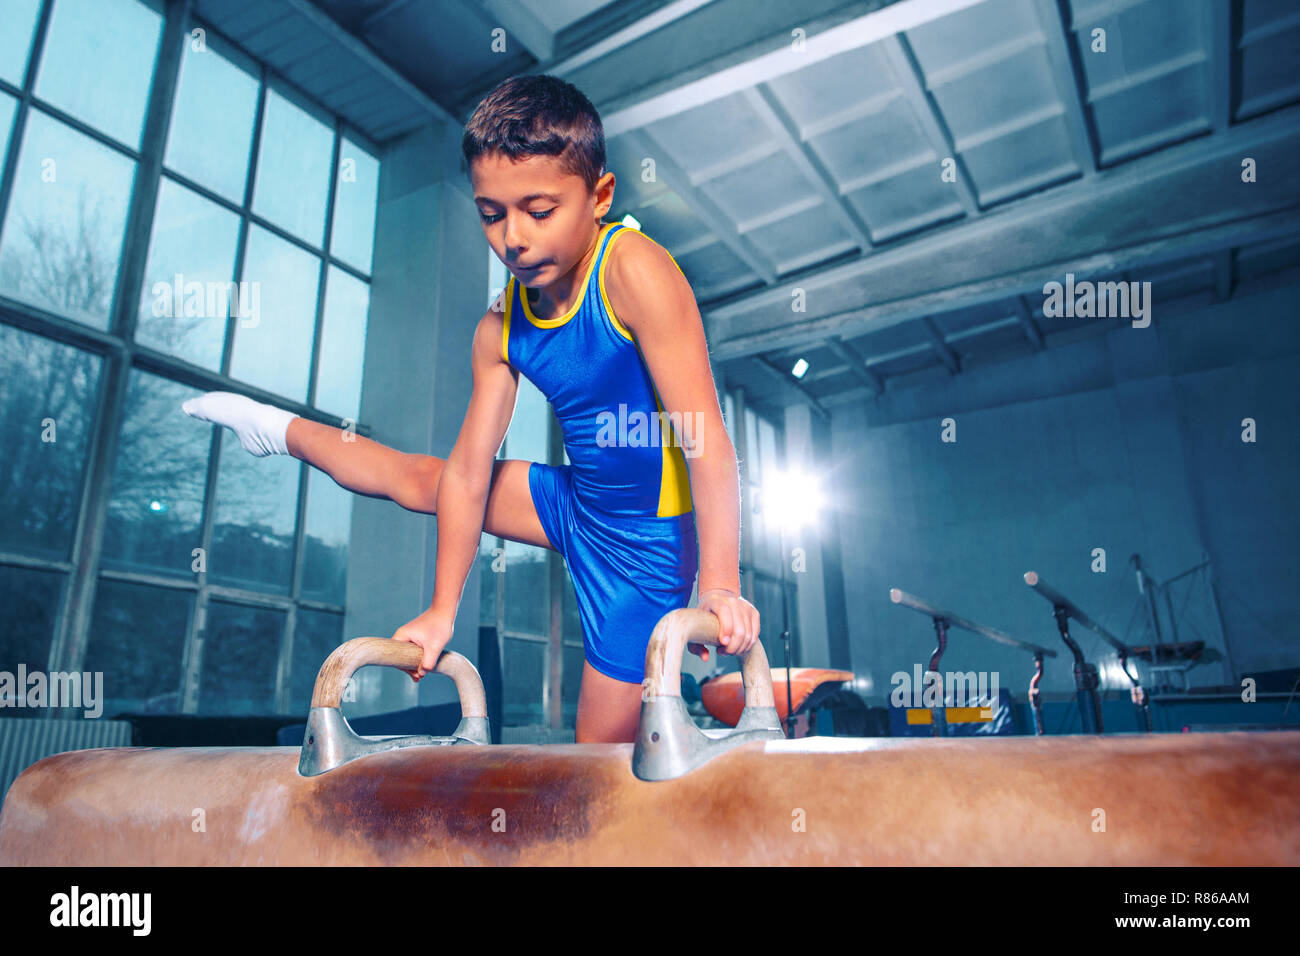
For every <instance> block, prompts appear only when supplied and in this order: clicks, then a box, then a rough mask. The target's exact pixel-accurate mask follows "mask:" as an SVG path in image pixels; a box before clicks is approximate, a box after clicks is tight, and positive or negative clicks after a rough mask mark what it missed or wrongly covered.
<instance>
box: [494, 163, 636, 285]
mask: <svg viewBox="0 0 1300 956" xmlns="http://www.w3.org/2000/svg"><path fill="white" fill-rule="evenodd" d="M470 182H471V184H472V185H473V189H474V201H475V203H476V204H477V205H478V211H479V221H480V222H481V223H482V224H483V235H485V236H486V237H487V241H488V243H489V245H491V246H492V250H493V251H494V252H495V253H496V254H497V257H498V258H499V259H500V260H501V261H502V262H504V263H505V265H506V268H507V269H509V270H510V271H511V272H512V273H513V274H514V276H515V277H516V278H517V279H518V280H519V282H520V283H521V284H522V285H525V286H532V287H536V288H541V287H545V286H548V285H551V284H552V283H554V282H555V281H556V280H557V279H559V278H560V277H562V276H564V275H566V274H568V273H569V272H570V271H571V270H572V269H573V267H574V266H575V265H577V263H578V262H579V260H581V259H582V257H583V255H584V254H585V253H586V252H587V248H588V246H589V245H590V244H591V239H592V237H593V236H594V235H595V233H596V228H597V227H596V223H597V221H598V220H599V219H600V217H601V216H603V215H605V213H606V212H608V211H609V207H610V205H611V203H612V202H613V197H614V174H613V173H609V172H607V173H605V175H604V176H602V177H601V178H600V180H599V181H598V182H597V183H596V190H595V192H592V191H590V190H588V189H587V186H586V183H584V182H583V180H582V178H581V177H580V176H576V175H574V174H573V173H570V172H567V171H565V170H564V169H562V168H561V166H560V163H559V161H558V160H557V159H556V158H555V157H554V156H529V157H528V158H527V159H523V160H520V161H518V162H513V161H512V160H511V159H510V158H509V157H507V156H504V155H501V154H499V153H489V154H486V155H483V156H479V157H478V158H476V159H475V160H474V162H473V163H472V164H471V165H470ZM530 266H531V267H534V268H528V267H530Z"/></svg>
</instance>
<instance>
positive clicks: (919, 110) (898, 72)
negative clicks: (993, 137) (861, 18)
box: [876, 36, 980, 216]
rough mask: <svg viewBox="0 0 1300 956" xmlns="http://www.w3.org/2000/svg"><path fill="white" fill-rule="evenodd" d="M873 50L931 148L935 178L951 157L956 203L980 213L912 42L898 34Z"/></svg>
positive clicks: (974, 214) (977, 202) (964, 168)
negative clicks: (882, 58) (946, 160)
mask: <svg viewBox="0 0 1300 956" xmlns="http://www.w3.org/2000/svg"><path fill="white" fill-rule="evenodd" d="M876 49H878V50H879V51H880V52H881V54H882V55H883V56H884V59H885V63H886V64H887V65H888V66H889V69H890V71H891V72H892V73H893V74H894V81H895V82H896V83H897V84H898V87H899V89H901V90H902V91H903V97H904V98H905V99H906V100H907V102H908V104H909V105H910V106H911V107H912V114H913V115H914V116H915V117H916V120H917V122H918V123H920V125H921V131H922V133H923V134H924V136H925V139H926V142H928V143H929V144H930V149H932V150H934V162H935V178H938V177H939V172H940V169H939V164H940V163H942V162H943V161H944V160H945V159H951V160H952V161H953V164H954V166H955V167H956V174H957V175H956V179H955V180H954V181H953V183H952V186H953V188H954V189H955V190H956V191H957V202H958V204H959V205H960V206H961V207H962V209H964V210H965V211H966V215H968V216H977V215H979V211H980V205H979V200H978V199H976V196H975V186H974V183H973V182H972V181H971V177H970V172H969V170H967V169H966V162H965V160H964V159H962V157H961V153H960V152H958V150H957V146H956V144H955V143H954V142H953V140H952V133H951V132H950V131H949V129H948V124H946V123H945V122H944V121H943V115H942V114H941V113H940V112H939V110H938V108H937V107H936V106H935V103H934V98H933V97H932V96H931V95H930V91H929V90H928V89H927V88H926V86H925V74H924V73H923V72H922V71H921V64H920V63H918V62H917V61H916V56H915V54H913V53H912V47H911V45H910V44H909V43H908V42H907V40H906V39H904V38H903V37H901V36H892V37H886V38H885V39H884V40H881V41H880V42H879V43H878V44H876Z"/></svg>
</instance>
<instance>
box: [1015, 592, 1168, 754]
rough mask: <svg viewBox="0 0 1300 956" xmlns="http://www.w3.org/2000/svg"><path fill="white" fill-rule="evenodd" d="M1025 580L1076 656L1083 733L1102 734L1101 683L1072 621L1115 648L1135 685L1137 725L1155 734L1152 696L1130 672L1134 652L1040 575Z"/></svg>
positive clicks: (1076, 688)
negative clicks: (1049, 609) (1049, 611)
mask: <svg viewBox="0 0 1300 956" xmlns="http://www.w3.org/2000/svg"><path fill="white" fill-rule="evenodd" d="M1024 580H1025V583H1026V584H1027V585H1029V586H1030V587H1031V588H1033V589H1034V590H1035V591H1037V592H1038V593H1039V594H1041V595H1042V596H1043V597H1044V598H1045V599H1046V600H1047V601H1048V602H1049V603H1050V604H1051V605H1052V616H1053V618H1054V619H1055V621H1056V627H1057V630H1058V631H1059V632H1060V634H1061V640H1063V641H1064V642H1065V646H1066V647H1068V648H1069V649H1070V653H1071V654H1073V655H1074V686H1075V692H1076V693H1077V695H1078V698H1079V714H1080V716H1081V717H1082V719H1083V728H1084V733H1097V734H1100V733H1102V732H1103V727H1102V720H1101V703H1100V700H1099V698H1098V696H1097V690H1098V688H1099V687H1100V685H1101V681H1100V678H1099V677H1098V675H1097V665H1096V664H1090V663H1088V661H1087V660H1086V659H1085V658H1084V655H1083V651H1082V650H1080V649H1079V645H1078V644H1077V643H1075V641H1074V639H1073V638H1072V637H1070V625H1069V621H1070V618H1074V620H1076V621H1078V622H1079V623H1080V624H1081V625H1083V626H1084V627H1086V628H1087V629H1088V630H1090V631H1092V632H1093V633H1094V634H1097V635H1098V636H1100V637H1101V638H1103V639H1104V640H1105V641H1106V642H1107V643H1108V644H1110V645H1111V646H1112V647H1114V648H1115V652H1116V654H1117V655H1118V656H1119V666H1120V670H1122V671H1123V672H1124V676H1125V677H1127V678H1128V680H1129V683H1130V684H1131V685H1132V686H1131V687H1130V688H1129V696H1130V697H1131V698H1132V700H1133V707H1134V709H1135V710H1136V711H1137V717H1138V723H1139V725H1140V726H1142V727H1143V728H1145V730H1146V731H1147V733H1150V732H1151V730H1152V726H1151V699H1150V696H1149V695H1148V694H1147V692H1146V689H1145V688H1144V687H1143V686H1142V684H1141V683H1140V682H1139V680H1138V678H1137V676H1136V675H1135V674H1133V673H1131V672H1130V671H1129V669H1128V658H1129V655H1130V654H1132V652H1133V650H1132V648H1130V647H1129V646H1128V645H1127V644H1125V643H1124V642H1123V641H1121V640H1120V639H1119V638H1118V637H1116V636H1115V635H1114V634H1112V633H1110V631H1108V630H1106V629H1105V628H1104V627H1102V626H1101V625H1100V624H1097V623H1096V622H1095V621H1093V620H1092V619H1091V618H1090V617H1088V615H1086V614H1084V613H1083V611H1081V610H1079V608H1078V606H1077V605H1075V603H1074V602H1073V601H1071V600H1070V599H1069V598H1067V597H1065V595H1063V594H1061V593H1060V592H1059V591H1057V590H1056V589H1055V588H1053V587H1051V586H1050V585H1049V584H1047V582H1045V581H1043V580H1042V579H1041V578H1040V577H1039V576H1038V573H1037V572H1035V571H1026V572H1025V575H1024Z"/></svg>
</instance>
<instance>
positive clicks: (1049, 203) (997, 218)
mask: <svg viewBox="0 0 1300 956" xmlns="http://www.w3.org/2000/svg"><path fill="white" fill-rule="evenodd" d="M1297 152H1300V107H1291V108H1288V109H1285V110H1279V111H1278V112H1275V113H1273V114H1270V115H1269V116H1268V117H1265V118H1261V119H1257V120H1253V121H1251V122H1249V123H1243V124H1237V125H1235V126H1233V127H1231V128H1230V129H1229V130H1227V131H1225V132H1223V133H1215V134H1212V135H1210V136H1207V137H1204V138H1202V139H1199V140H1194V141H1191V142H1188V143H1184V144H1182V145H1180V146H1175V147H1171V148H1169V149H1166V150H1163V151H1161V152H1158V153H1155V154H1152V155H1151V156H1148V157H1145V158H1142V159H1137V160H1133V161H1132V162H1128V163H1124V164H1122V165H1121V166H1118V167H1116V168H1114V169H1108V170H1104V171H1102V172H1099V173H1097V175H1096V176H1094V177H1091V178H1090V179H1088V180H1076V181H1075V182H1073V183H1070V184H1068V185H1064V186H1060V187H1057V188H1055V189H1053V190H1050V191H1048V192H1045V193H1041V194H1038V195H1034V196H1027V197H1025V198H1024V199H1021V200H1017V201H1015V202H1013V203H1009V204H1008V205H1007V206H1006V207H1005V208H1002V209H999V210H998V211H997V213H996V214H986V215H981V216H978V217H976V218H974V219H969V220H966V221H964V222H962V223H960V224H958V225H955V226H951V227H946V228H941V229H936V230H934V231H932V232H931V233H929V234H928V235H925V236H922V237H919V238H917V239H913V240H911V241H908V242H903V243H899V244H897V245H894V246H891V247H890V248H887V249H877V250H876V251H875V252H873V253H872V254H871V255H868V256H860V257H858V258H856V259H854V260H851V261H849V262H846V263H842V264H840V265H835V266H830V267H827V268H825V269H823V270H821V271H818V272H814V273H810V274H804V275H800V276H798V277H797V280H796V279H791V280H788V281H785V282H781V283H778V284H777V285H775V286H773V287H772V288H770V289H765V290H760V291H758V292H754V293H748V294H744V295H741V296H738V297H736V298H734V299H732V300H731V301H729V302H726V303H724V304H722V305H718V306H714V307H708V306H706V307H705V309H704V320H705V327H706V329H707V331H708V333H709V339H710V342H711V343H712V344H713V348H714V354H715V355H717V356H718V358H720V359H727V358H737V357H740V356H743V355H747V354H752V353H755V352H768V351H773V350H776V349H781V348H797V347H800V346H801V345H803V344H805V343H807V342H811V341H821V340H823V339H825V338H827V337H829V336H840V337H853V336H856V335H862V334H865V333H867V332H871V331H873V330H875V329H879V328H883V327H887V326H889V325H893V324H897V323H898V322H902V321H906V320H908V319H911V318H917V317H919V316H921V315H924V314H927V313H930V314H933V313H935V312H939V311H945V310H947V309H950V308H953V307H954V306H956V305H957V304H961V305H973V304H977V303H979V302H990V301H997V300H999V299H1005V298H1008V297H1009V296H1012V295H1021V294H1026V295H1027V294H1037V295H1041V294H1042V287H1043V283H1044V282H1045V281H1048V280H1049V279H1055V280H1057V281H1063V279H1064V275H1065V273H1066V272H1067V271H1072V272H1075V273H1076V274H1081V273H1088V274H1093V275H1096V274H1098V273H1113V272H1117V271H1120V270H1122V269H1126V268H1129V269H1134V268H1147V267H1150V266H1154V265H1157V264H1161V263H1167V262H1171V261H1175V260H1177V259H1180V258H1189V257H1192V256H1198V255H1206V254H1211V253H1213V252H1216V251H1218V250H1220V249H1224V248H1228V247H1233V246H1242V245H1247V244H1251V243H1254V242H1261V241H1268V240H1270V239H1274V238H1280V237H1282V236H1288V235H1292V234H1294V233H1295V231H1296V230H1297V229H1298V228H1300V178H1297V177H1290V176H1283V175H1275V176H1269V177H1263V176H1261V177H1260V180H1259V182H1256V183H1250V184H1243V183H1241V181H1240V176H1239V175H1238V174H1237V167H1238V163H1239V159H1240V157H1241V156H1251V157H1253V158H1255V159H1256V161H1257V163H1258V165H1259V168H1260V169H1287V168H1289V166H1290V163H1291V158H1293V157H1294V156H1295V155H1296V154H1297ZM936 263H942V264H943V268H942V269H936ZM796 283H797V285H798V287H799V288H801V289H803V290H804V294H805V297H806V298H805V301H806V303H807V307H808V311H807V312H805V313H800V314H799V315H798V316H796V317H795V318H794V321H791V315H790V313H789V310H788V308H786V306H787V305H788V303H789V301H790V295H791V291H792V289H793V288H794V286H795V284H796Z"/></svg>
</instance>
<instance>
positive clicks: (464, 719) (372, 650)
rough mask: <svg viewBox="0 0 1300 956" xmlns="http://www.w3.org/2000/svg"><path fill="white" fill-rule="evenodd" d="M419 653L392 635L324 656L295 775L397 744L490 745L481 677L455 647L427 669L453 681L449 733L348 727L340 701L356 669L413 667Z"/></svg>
mask: <svg viewBox="0 0 1300 956" xmlns="http://www.w3.org/2000/svg"><path fill="white" fill-rule="evenodd" d="M423 657H424V648H422V647H420V646H419V645H418V644H412V643H411V642H410V641H395V640H393V639H392V638H391V637H358V638H354V639H353V640H350V641H348V642H346V643H344V644H340V645H339V646H338V647H336V648H335V649H334V652H333V653H332V654H330V656H329V657H327V658H325V663H324V664H322V665H321V668H320V672H319V673H318V674H317V675H316V686H315V688H314V689H313V691H312V695H311V712H310V713H309V714H308V716H307V732H306V734H305V735H304V736H303V740H302V756H301V757H299V758H298V773H299V775H301V776H304V777H314V776H317V775H318V774H322V773H325V772H326V771H328V770H333V769H335V768H336V767H341V766H342V765H343V764H345V763H347V762H348V761H350V760H356V759H358V758H359V757H366V756H369V755H370V754H376V753H382V752H383V751H386V750H396V749H398V748H401V747H424V746H448V745H454V744H491V742H492V735H491V732H490V730H489V728H488V717H487V695H486V694H485V693H484V691H483V680H482V678H480V677H479V673H478V670H477V668H475V667H474V665H473V664H472V663H470V661H469V659H468V658H467V657H464V656H463V655H461V654H457V653H456V652H455V651H443V652H442V656H440V657H439V658H438V663H436V664H435V665H434V667H433V670H432V671H430V672H429V673H431V674H444V675H446V676H447V677H450V678H451V679H452V680H453V681H454V682H455V684H456V693H457V694H458V695H459V697H460V723H459V724H457V725H456V730H455V731H454V732H453V733H452V735H451V736H450V737H434V736H429V735H422V734H421V735H414V736H406V737H403V736H392V737H361V736H359V735H358V734H357V733H356V731H354V730H353V729H352V728H351V727H349V726H348V722H347V720H346V719H344V717H343V711H342V709H341V708H340V706H339V705H340V704H341V703H342V699H343V689H344V688H345V687H346V686H347V683H348V679H349V678H351V677H352V675H353V674H354V673H355V672H356V671H357V670H358V669H360V668H362V667H365V666H366V665H367V664H382V665H384V666H386V667H396V668H399V669H400V670H404V671H415V670H416V669H417V668H418V667H419V666H420V661H421V660H422V659H423Z"/></svg>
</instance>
